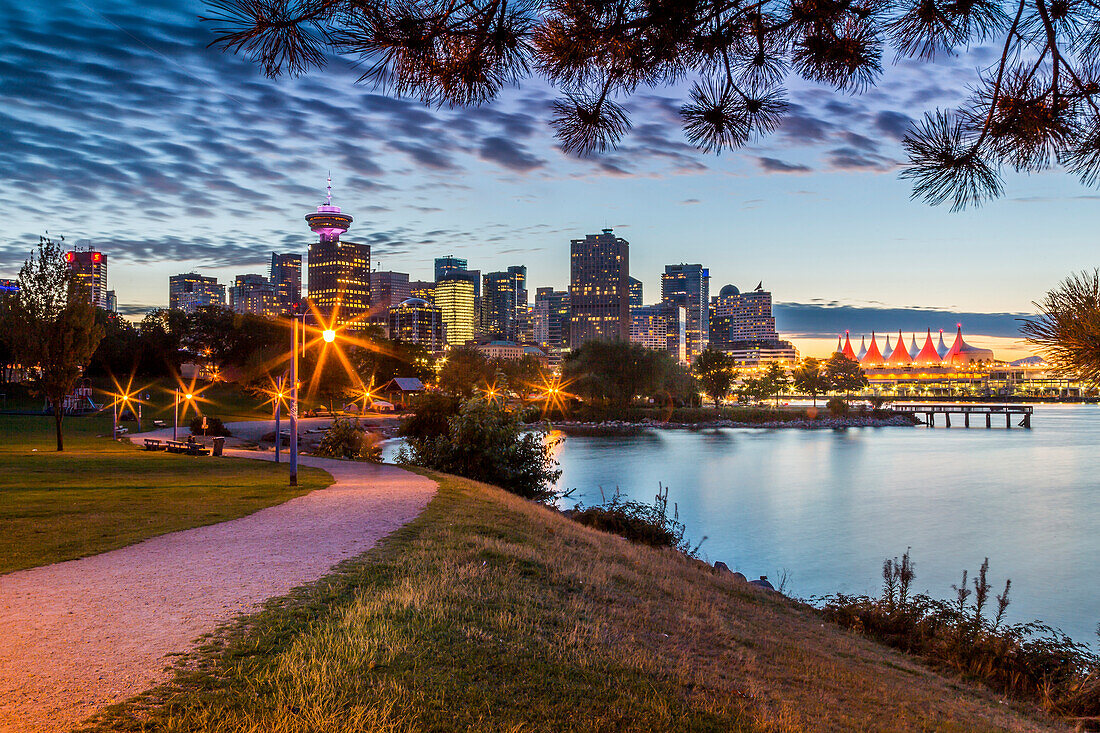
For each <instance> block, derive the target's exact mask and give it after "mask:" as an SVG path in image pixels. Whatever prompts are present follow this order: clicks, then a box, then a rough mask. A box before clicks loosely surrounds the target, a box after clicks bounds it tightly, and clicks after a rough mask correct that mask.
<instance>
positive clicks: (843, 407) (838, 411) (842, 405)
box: [825, 397, 848, 417]
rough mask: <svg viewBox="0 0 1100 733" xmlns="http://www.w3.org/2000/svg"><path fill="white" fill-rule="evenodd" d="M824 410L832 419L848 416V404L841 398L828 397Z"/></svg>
mask: <svg viewBox="0 0 1100 733" xmlns="http://www.w3.org/2000/svg"><path fill="white" fill-rule="evenodd" d="M825 409H827V410H828V411H829V414H830V415H832V416H833V417H844V416H845V415H847V414H848V402H847V401H846V400H844V399H843V398H842V397H830V398H829V401H828V402H826V403H825Z"/></svg>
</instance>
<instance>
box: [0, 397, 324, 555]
mask: <svg viewBox="0 0 1100 733" xmlns="http://www.w3.org/2000/svg"><path fill="white" fill-rule="evenodd" d="M53 430H54V424H53V418H52V417H38V416H16V415H0V527H3V531H2V532H0V573H8V572H11V571H13V570H20V569H24V568H31V567H37V566H39V565H47V564H50V563H54V562H59V561H62V560H72V559H75V558H78V557H85V556H87V555H95V554H98V553H100V552H106V551H107V550H113V549H116V548H119V547H124V546H126V545H130V544H133V543H135V542H140V541H141V540H144V539H148V538H149V537H153V536H156V535H160V534H165V533H167V532H175V531H177V530H181V529H188V528H191V527H198V526H201V525H205V524H214V523H216V522H223V521H226V520H228V519H235V518H237V517H242V516H245V515H246V514H251V513H252V512H255V511H257V510H259V509H263V508H264V507H267V506H272V505H274V504H280V503H282V502H284V501H286V500H288V499H291V498H293V497H295V496H300V495H301V494H304V493H307V492H309V491H312V490H314V489H319V488H323V487H325V486H328V485H329V484H331V483H332V478H331V477H330V476H329V475H328V474H327V473H325V472H324V471H321V470H319V469H311V468H302V469H300V470H299V474H298V481H299V485H298V486H297V487H296V488H293V489H292V488H290V487H288V486H287V467H286V464H282V465H278V466H277V465H275V464H273V463H269V462H267V461H257V460H250V459H245V458H218V459H214V458H211V457H194V456H181V455H172V454H168V453H151V452H148V451H143V450H141V449H140V448H138V447H137V446H134V445H131V444H130V443H128V442H121V441H120V442H114V441H112V440H111V439H110V438H109V437H97V435H107V436H109V435H110V431H111V420H110V417H109V416H107V417H103V416H92V417H74V418H66V419H65V421H64V430H65V451H64V452H63V453H57V452H56V451H55V450H54V448H55V447H56V446H55V443H54V433H53ZM185 432H186V431H185Z"/></svg>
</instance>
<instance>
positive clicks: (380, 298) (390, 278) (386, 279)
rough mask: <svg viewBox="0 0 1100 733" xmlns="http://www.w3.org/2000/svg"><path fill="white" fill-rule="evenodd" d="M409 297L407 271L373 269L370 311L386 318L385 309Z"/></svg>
mask: <svg viewBox="0 0 1100 733" xmlns="http://www.w3.org/2000/svg"><path fill="white" fill-rule="evenodd" d="M411 297H413V296H412V289H411V288H410V286H409V273H407V272H392V271H375V272H372V273H371V274H370V304H371V312H372V313H378V314H379V316H380V320H383V321H384V320H385V319H386V311H388V310H389V309H390V308H392V307H393V306H395V305H397V304H399V303H403V302H405V301H406V300H408V299H409V298H411Z"/></svg>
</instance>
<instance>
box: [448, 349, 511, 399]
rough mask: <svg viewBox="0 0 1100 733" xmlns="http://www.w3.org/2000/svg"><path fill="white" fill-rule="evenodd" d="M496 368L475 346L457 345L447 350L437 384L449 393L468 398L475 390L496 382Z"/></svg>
mask: <svg viewBox="0 0 1100 733" xmlns="http://www.w3.org/2000/svg"><path fill="white" fill-rule="evenodd" d="M496 378H497V372H496V368H495V367H494V366H493V365H492V364H490V363H489V359H487V358H486V356H485V354H483V353H481V350H480V349H478V348H477V347H476V346H458V347H456V348H453V349H451V350H450V351H448V352H447V359H446V361H445V362H444V363H443V367H442V368H441V369H440V370H439V377H438V380H437V384H438V385H439V388H440V389H442V390H443V391H444V392H447V393H449V394H453V395H456V396H458V397H462V398H463V399H469V398H470V397H472V396H473V394H474V391H475V390H479V389H484V388H486V387H488V386H490V385H493V384H496Z"/></svg>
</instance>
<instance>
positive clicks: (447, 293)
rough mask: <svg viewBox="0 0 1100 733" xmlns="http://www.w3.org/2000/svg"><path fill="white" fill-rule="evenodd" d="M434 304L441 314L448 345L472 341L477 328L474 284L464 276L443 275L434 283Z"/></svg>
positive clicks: (458, 344) (459, 344)
mask: <svg viewBox="0 0 1100 733" xmlns="http://www.w3.org/2000/svg"><path fill="white" fill-rule="evenodd" d="M435 305H436V306H437V307H438V308H439V309H440V312H441V313H442V314H443V327H444V329H445V331H446V341H447V345H448V346H461V345H463V344H465V343H466V342H467V341H472V340H473V339H474V336H475V331H476V328H477V312H476V311H475V310H474V285H473V283H471V282H470V281H469V280H466V279H465V278H456V277H449V276H444V278H443V279H441V280H439V281H438V282H437V283H436V284H435Z"/></svg>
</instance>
